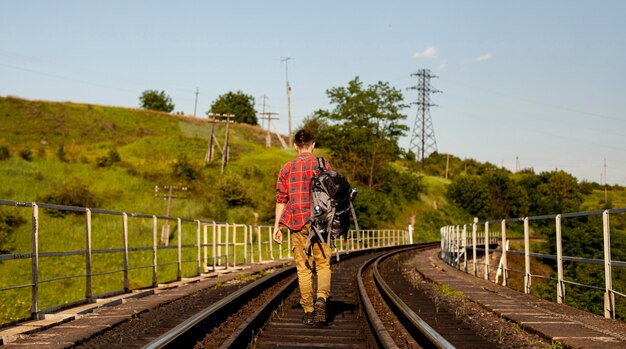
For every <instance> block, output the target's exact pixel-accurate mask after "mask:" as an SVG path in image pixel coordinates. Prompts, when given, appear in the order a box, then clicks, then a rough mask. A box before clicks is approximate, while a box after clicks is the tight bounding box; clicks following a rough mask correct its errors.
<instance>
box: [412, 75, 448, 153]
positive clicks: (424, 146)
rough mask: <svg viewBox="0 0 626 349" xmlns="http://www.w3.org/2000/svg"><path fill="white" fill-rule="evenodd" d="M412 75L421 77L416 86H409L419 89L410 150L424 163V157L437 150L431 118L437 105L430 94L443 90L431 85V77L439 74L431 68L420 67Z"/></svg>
mask: <svg viewBox="0 0 626 349" xmlns="http://www.w3.org/2000/svg"><path fill="white" fill-rule="evenodd" d="M411 76H417V77H419V82H418V84H417V85H416V86H411V87H409V88H407V89H408V90H417V92H418V100H417V102H414V103H412V104H415V105H417V108H418V110H417V116H416V117H415V124H414V125H413V132H412V133H411V141H410V142H409V150H410V151H413V153H414V154H415V156H416V157H417V159H418V160H419V161H421V162H422V163H423V162H424V159H426V157H427V156H428V155H430V154H431V153H432V152H436V151H437V141H436V140H435V130H434V128H433V122H432V120H431V118H430V107H434V106H437V105H436V104H432V103H431V102H430V94H431V93H438V92H441V91H439V90H437V89H435V88H433V87H431V86H430V79H432V78H436V77H437V76H435V75H432V74H431V73H430V70H429V69H420V70H418V71H417V73H414V74H411Z"/></svg>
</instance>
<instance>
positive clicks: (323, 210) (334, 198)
mask: <svg viewBox="0 0 626 349" xmlns="http://www.w3.org/2000/svg"><path fill="white" fill-rule="evenodd" d="M357 192H358V190H357V189H356V188H352V187H350V184H349V183H348V181H347V180H346V178H345V177H344V176H342V175H341V174H339V173H337V172H336V171H333V170H326V163H325V161H324V158H321V157H320V158H317V174H316V175H315V176H313V177H312V178H311V181H310V198H311V230H310V232H309V236H308V237H307V246H310V245H309V242H310V240H311V239H312V238H313V237H314V236H317V237H318V238H319V239H320V241H324V240H325V241H326V242H327V243H330V240H331V239H332V240H335V239H337V238H339V237H344V239H347V236H348V230H350V213H351V212H352V211H351V210H353V208H352V201H353V200H354V198H355V197H356V194H357ZM352 213H353V212H352ZM354 218H355V219H356V217H354Z"/></svg>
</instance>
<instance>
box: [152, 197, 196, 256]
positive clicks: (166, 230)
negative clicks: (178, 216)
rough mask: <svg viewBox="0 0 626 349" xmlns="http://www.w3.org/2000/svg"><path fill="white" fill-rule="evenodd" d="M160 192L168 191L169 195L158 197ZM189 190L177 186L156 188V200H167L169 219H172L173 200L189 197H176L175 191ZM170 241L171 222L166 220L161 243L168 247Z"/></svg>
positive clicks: (167, 215) (166, 214)
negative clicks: (173, 193)
mask: <svg viewBox="0 0 626 349" xmlns="http://www.w3.org/2000/svg"><path fill="white" fill-rule="evenodd" d="M159 190H166V191H167V194H161V195H158V194H157V193H158V192H159ZM187 190H189V188H188V187H175V186H171V185H165V186H158V185H156V186H154V197H156V198H162V199H163V200H167V211H166V213H165V216H166V217H167V218H170V210H171V208H172V199H186V198H187V197H186V196H184V195H178V196H174V195H172V192H173V191H183V192H186V191H187ZM169 241H170V221H169V219H166V220H165V224H163V228H162V229H161V243H163V245H165V246H167V245H168V244H169Z"/></svg>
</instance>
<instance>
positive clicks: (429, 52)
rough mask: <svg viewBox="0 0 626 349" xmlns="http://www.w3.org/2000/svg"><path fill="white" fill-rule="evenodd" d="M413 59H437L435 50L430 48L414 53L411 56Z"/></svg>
mask: <svg viewBox="0 0 626 349" xmlns="http://www.w3.org/2000/svg"><path fill="white" fill-rule="evenodd" d="M413 57H415V58H435V57H437V49H435V48H434V47H432V46H428V47H427V48H426V49H425V50H424V51H422V52H415V54H413Z"/></svg>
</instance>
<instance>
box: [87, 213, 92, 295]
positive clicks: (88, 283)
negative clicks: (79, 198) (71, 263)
mask: <svg viewBox="0 0 626 349" xmlns="http://www.w3.org/2000/svg"><path fill="white" fill-rule="evenodd" d="M85 217H86V225H87V226H86V229H85V230H86V239H85V240H86V241H85V249H86V254H85V275H86V278H85V280H86V285H85V298H87V301H88V302H91V298H92V296H93V294H92V288H91V210H90V209H88V208H86V209H85Z"/></svg>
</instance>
